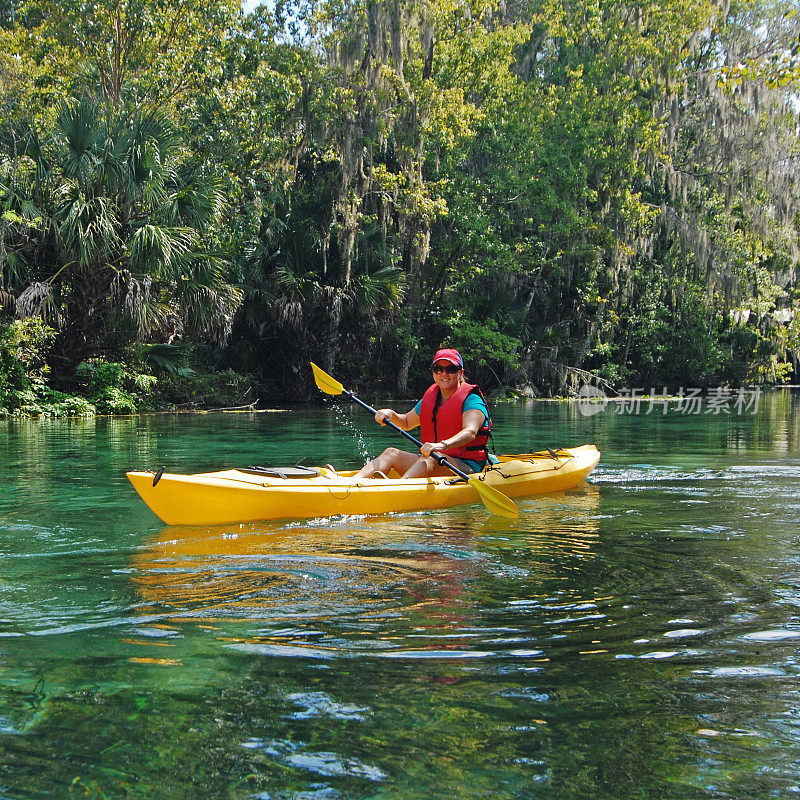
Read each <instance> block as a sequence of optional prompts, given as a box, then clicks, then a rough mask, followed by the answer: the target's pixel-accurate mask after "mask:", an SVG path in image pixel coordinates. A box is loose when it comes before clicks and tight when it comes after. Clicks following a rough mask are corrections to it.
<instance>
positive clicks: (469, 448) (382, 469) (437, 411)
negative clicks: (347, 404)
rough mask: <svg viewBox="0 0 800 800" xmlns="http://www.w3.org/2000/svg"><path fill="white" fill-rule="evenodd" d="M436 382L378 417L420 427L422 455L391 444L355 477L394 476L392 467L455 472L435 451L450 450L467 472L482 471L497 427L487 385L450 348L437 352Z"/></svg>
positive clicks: (411, 473) (416, 472)
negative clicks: (470, 378)
mask: <svg viewBox="0 0 800 800" xmlns="http://www.w3.org/2000/svg"><path fill="white" fill-rule="evenodd" d="M431 369H432V370H433V381H434V382H433V383H432V384H431V385H430V387H429V388H428V390H427V391H426V392H425V394H424V395H423V396H422V399H421V400H420V401H419V402H418V403H417V404H416V406H414V408H413V409H412V410H411V411H407V412H406V413H405V414H398V413H397V412H396V411H394V410H393V409H391V408H381V409H379V410H378V411H377V412H376V414H375V421H376V422H378V423H379V424H381V425H383V423H384V422H385V421H386V420H388V421H390V422H393V423H394V424H395V425H397V426H398V427H399V428H402V429H403V430H404V431H410V430H412V429H414V428H416V427H417V426H418V425H419V426H420V438H421V439H422V442H423V444H422V447H421V448H420V452H419V454H417V453H409V452H407V451H405V450H399V449H398V448H396V447H387V448H386V450H384V451H383V452H382V453H381V454H380V455H379V456H378V457H377V458H373V459H372V460H371V461H368V462H367V463H366V464H365V465H364V466H363V467H362V468H361V470H360V471H359V472H358V473H357V474H356V475H355V478H371V477H373V476H374V475H376V474H383V475H384V476H388V475H389V473H390V472H391V470H392V469H394V470H395V471H396V472H397V473H398V474H399V475H402V477H404V478H426V477H431V476H434V475H451V474H452V471H451V470H449V469H448V468H447V467H442V466H439V464H438V463H437V462H436V459H435V458H433V457H432V456H431V451H432V450H436V451H437V452H438V453H444V455H446V456H447V457H448V459H449V460H450V461H451V462H452V463H453V464H455V466H457V467H459V468H460V469H461V470H462V471H463V472H468V473H470V472H480V471H481V470H482V469H483V468H484V467H485V466H486V462H487V460H491V461H494V460H495V459H494V457H493V456H490V455H489V452H488V450H487V443H488V439H489V436H490V435H491V434H490V431H491V427H492V420H491V418H490V417H489V407H488V405H487V403H486V398H485V397H484V396H483V393H482V392H481V390H480V389H479V388H478V387H477V386H476V385H475V384H471V383H467V381H466V378H465V377H464V360H463V359H462V358H461V354H460V353H459V352H458V350H453V349H452V348H445V349H443V350H439V351H438V352H437V353H436V355H435V356H434V357H433V364H432V366H431Z"/></svg>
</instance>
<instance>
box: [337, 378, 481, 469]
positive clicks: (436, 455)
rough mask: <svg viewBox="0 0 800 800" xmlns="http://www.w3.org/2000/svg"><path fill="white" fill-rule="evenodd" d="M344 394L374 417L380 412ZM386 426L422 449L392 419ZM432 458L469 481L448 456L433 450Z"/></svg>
mask: <svg viewBox="0 0 800 800" xmlns="http://www.w3.org/2000/svg"><path fill="white" fill-rule="evenodd" d="M342 394H345V395H347V397H349V398H350V399H351V400H352V401H353V402H354V403H358V404H359V405H360V406H361V407H362V408H364V409H366V410H367V411H371V412H372V416H375V415H376V414H377V413H378V412H377V410H376V409H374V408H373V407H372V406H370V405H367V404H366V403H365V402H364V401H363V400H361V398H359V397H356V396H355V395H354V394H353V393H352V392H348V391H347V389H342ZM383 424H384V425H388V426H389V427H390V428H393V429H394V430H396V431H397V432H398V433H399V434H401V435H402V436H405V437H406V439H408V441H409V442H414V444H415V445H416V446H417V447H422V442H421V441H420V440H419V439H417V438H416V437H415V436H412V435H411V434H410V433H409V432H408V431H404V430H403V429H402V428H401V427H400V426H399V425H395V424H394V422H392V421H391V420H390V419H385V420H384V421H383ZM431 457H432V458H434V459H436V463H437V464H439V465H440V466H444V467H447V468H448V469H451V470H453V472H455V474H456V475H458V476H459V477H460V478H463V479H464V480H465V481H469V475H467V473H466V472H462V471H461V470H460V469H459V468H458V467H457V466H456V465H455V464H453V463H452V462H451V461H448V459H447V456H445V455H443V454H442V453H438V452H437V451H436V450H431Z"/></svg>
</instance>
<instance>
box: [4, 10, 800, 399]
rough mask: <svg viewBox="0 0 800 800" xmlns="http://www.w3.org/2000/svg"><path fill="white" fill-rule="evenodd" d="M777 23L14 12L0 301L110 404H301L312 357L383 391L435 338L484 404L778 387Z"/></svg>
mask: <svg viewBox="0 0 800 800" xmlns="http://www.w3.org/2000/svg"><path fill="white" fill-rule="evenodd" d="M798 33H800V15H798V14H797V13H796V9H795V8H794V5H793V4H792V3H791V2H789V0H742V2H740V3H737V4H734V5H733V6H731V7H730V8H728V6H727V4H720V3H717V2H714V0H668V2H666V3H664V2H660V0H659V1H657V0H635V1H634V0H597V2H593V3H589V4H588V5H587V4H585V3H584V4H579V3H574V2H572V0H526V2H517V3H513V4H509V3H503V4H500V3H495V2H483V0H475V1H474V2H473V0H470V2H467V3H450V2H447V3H416V2H404V1H402V0H401V2H395V1H394V0H374V1H373V0H371V1H370V2H369V3H366V4H358V3H355V4H353V3H351V4H340V3H339V4H337V3H334V4H330V3H324V2H317V0H312V2H299V0H297V1H295V0H288V1H287V2H280V3H278V4H274V5H273V6H266V5H265V6H259V7H258V8H257V9H256V10H255V11H254V12H253V13H251V14H249V15H247V16H245V15H243V14H241V12H240V6H239V4H238V3H236V2H234V0H212V1H211V2H209V3H204V4H198V3H197V2H196V0H189V2H186V3H182V4H181V5H180V7H178V6H174V7H173V6H170V5H169V4H167V5H164V4H159V3H154V2H153V0H131V1H130V2H128V3H126V4H124V5H123V6H121V5H119V4H118V3H115V2H111V1H110V0H102V1H101V2H100V3H99V4H95V5H94V6H93V7H92V13H91V14H87V13H86V9H85V7H84V4H83V3H82V2H78V1H77V0H68V2H65V3H64V2H62V3H55V2H54V1H53V0H26V2H24V3H22V4H17V5H15V14H14V15H13V17H12V16H9V15H8V14H6V15H5V16H2V14H0V110H1V111H2V112H3V119H4V120H5V121H4V122H2V123H0V293H1V294H0V299H2V302H4V303H6V304H8V302H10V301H14V302H15V303H16V308H17V312H18V313H20V314H22V315H27V316H38V317H41V318H42V319H43V320H45V321H46V322H47V323H48V324H49V325H50V327H51V328H52V329H54V330H55V331H56V338H55V340H54V341H52V342H51V344H49V345H48V347H53V348H54V352H55V353H56V354H57V355H58V356H59V357H60V358H58V359H51V360H52V361H53V363H54V364H58V365H59V368H60V369H63V370H64V371H65V372H66V373H67V374H68V373H69V371H70V369H72V368H74V366H75V365H77V364H78V363H80V362H87V363H96V364H105V365H106V367H107V368H102V369H101V368H97V369H96V372H97V374H93V375H92V376H91V380H92V381H97V385H96V386H95V385H94V384H93V386H94V388H92V390H91V391H92V397H94V398H96V399H97V402H98V403H99V407H100V408H101V409H103V410H120V411H125V412H128V413H129V412H130V411H131V410H132V409H134V408H137V407H138V408H142V407H146V406H148V404H152V403H157V402H163V403H165V404H167V405H184V404H189V403H191V402H193V401H192V391H191V387H192V386H193V385H196V386H203V387H204V388H203V389H202V391H201V392H200V395H201V396H202V397H204V398H205V400H206V401H207V402H208V403H209V404H212V405H217V406H225V405H241V404H242V402H240V401H242V400H243V398H244V399H245V402H247V397H252V394H250V395H247V389H248V388H249V384H251V383H252V380H251V379H249V378H247V377H241V380H239V378H236V377H234V376H235V375H239V376H249V375H256V376H257V380H258V381H259V382H260V383H261V385H262V386H264V387H266V389H267V391H269V392H274V393H275V394H276V395H278V396H281V397H285V396H287V394H288V396H290V397H299V396H300V395H301V394H303V393H306V392H308V391H309V390H310V387H309V384H308V380H307V362H308V361H309V360H310V359H312V358H313V359H315V360H318V361H320V363H322V364H323V365H326V366H327V367H328V368H330V369H333V368H334V367H335V366H337V362H338V364H339V365H340V366H341V367H342V368H343V369H344V374H349V375H352V376H356V377H358V376H359V375H360V374H361V373H363V372H364V371H369V370H368V369H367V368H368V366H369V365H370V364H371V363H374V362H376V361H380V362H381V363H382V364H383V365H385V369H384V370H382V371H381V374H383V375H388V376H391V379H392V380H393V381H394V382H395V384H396V385H394V386H392V387H388V386H387V387H386V388H387V389H392V390H399V391H400V392H401V393H406V392H407V390H408V388H409V386H411V385H415V384H416V383H418V382H424V380H426V379H427V378H426V376H425V375H424V374H423V370H422V365H423V364H426V363H427V356H425V357H424V358H423V357H421V355H420V354H421V353H427V352H429V351H431V350H432V349H434V348H435V347H436V346H437V345H438V344H439V343H440V342H444V341H446V342H448V343H452V344H456V345H457V346H459V347H461V348H462V349H463V350H464V354H465V356H466V358H467V362H468V366H470V367H471V368H472V369H473V372H476V373H477V375H476V377H478V379H479V380H481V382H485V383H486V384H488V385H487V389H489V390H492V389H495V388H503V387H507V386H513V385H533V386H534V388H535V389H536V390H537V391H541V392H545V393H547V392H550V393H554V392H555V393H561V392H563V391H566V390H568V389H569V387H568V386H567V381H566V380H565V376H568V375H577V374H583V373H582V371H584V370H588V371H590V372H593V373H595V374H596V375H597V377H598V378H604V379H606V380H610V381H612V382H614V383H617V384H620V383H623V382H629V383H631V382H632V383H636V384H639V385H649V384H653V385H664V384H669V385H675V386H677V385H680V384H684V385H690V384H691V385H707V384H713V383H716V382H720V381H731V382H737V381H768V382H780V381H782V380H786V379H789V378H790V377H791V370H792V367H791V364H795V365H796V364H797V361H798V355H800V336H799V335H798V334H797V330H796V329H797V325H798V324H800V322H798V316H799V315H798V311H800V309H798V301H797V297H796V277H795V276H796V264H797V255H796V254H797V252H798V244H799V243H800V226H799V225H798V219H800V195H798V193H797V191H796V187H797V185H798V175H800V140H799V139H798V135H797V127H796V89H797V75H798V69H797V63H796V62H797V52H798V45H797V42H798ZM76 98H80V99H76ZM735 309H744V310H748V311H750V312H751V319H750V320H749V321H747V322H746V323H745V322H734V321H732V316H733V312H734V310H735ZM785 311H788V312H794V316H792V314H791V313H789V314H788V316H787V315H786V314H785V313H783V312H785ZM779 312H781V313H779ZM781 314H782V316H781ZM787 320H788V321H787ZM793 326H794V327H793ZM167 342H169V343H174V342H182V343H184V345H185V346H186V351H185V352H181V347H183V345H181V347H177V348H176V347H175V345H174V344H167ZM200 342H204V343H208V344H212V345H214V346H216V345H220V344H226V345H228V346H227V347H226V349H225V352H224V355H223V357H222V358H221V359H219V361H217V362H215V364H216V368H223V369H227V368H230V369H232V370H233V372H232V373H230V374H227V373H226V375H225V377H222V378H219V379H212V378H211V377H210V375H209V370H210V369H212V368H213V367H212V364H211V359H207V360H206V361H204V360H203V359H202V358H201V359H200V361H199V363H196V362H195V360H193V359H194V355H191V354H190V355H187V353H189V351H191V350H192V348H193V347H194V346H195V345H197V344H198V343H200ZM98 359H99V360H98ZM123 363H124V364H127V365H128V366H125V367H122V366H120V367H119V368H120V369H121V370H122V371H121V372H119V370H116V369H115V368H112V365H114V364H116V365H118V366H119V365H121V364H123ZM192 369H195V370H196V373H197V374H193V373H192V372H191V370H192ZM6 372H7V375H8V376H12V377H7V378H6V383H7V384H8V385H10V383H9V381H12V380H16V381H17V385H18V388H17V389H15V390H14V391H22V390H23V389H24V388H25V387H23V388H19V386H21V385H22V384H21V383H20V381H21V380H22V379H20V378H19V377H17V378H13V374H14V369H13V368H12V367H11V366H8V367H7V368H6ZM150 372H153V373H156V374H158V375H159V382H158V384H157V385H155V386H150V387H143V386H137V385H136V376H137V375H143V374H149V373H150ZM85 377H87V379H88V378H89V376H88V374H86V375H85ZM795 377H796V376H795ZM25 380H27V381H28V383H29V384H30V385H31V386H33V383H35V381H36V380H40V383H39V384H37V385H38V387H39V388H38V389H37V388H33V389H31V391H34V393H36V392H39V395H41V392H42V391H44V389H43V388H42V387H44V386H45V382H46V378H45V377H41V379H37V378H33V377H29V378H25ZM215 380H218V384H214V381H215ZM31 382H33V383H31ZM25 390H27V389H25ZM8 391H9V392H10V391H12V390H10V389H9V390H8ZM39 395H37V396H39ZM158 398H161V399H160V400H159V399H158Z"/></svg>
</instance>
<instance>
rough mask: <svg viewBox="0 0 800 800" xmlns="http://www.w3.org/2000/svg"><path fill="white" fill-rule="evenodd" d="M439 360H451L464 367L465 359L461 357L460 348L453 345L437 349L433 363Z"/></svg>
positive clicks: (452, 362)
mask: <svg viewBox="0 0 800 800" xmlns="http://www.w3.org/2000/svg"><path fill="white" fill-rule="evenodd" d="M437 361H449V362H450V363H451V364H455V365H456V366H457V367H461V368H462V369H463V368H464V359H463V358H461V353H459V352H458V350H454V349H453V348H452V347H445V348H444V349H443V350H437V351H436V355H435V356H434V357H433V361H432V362H431V363H432V364H435V363H436V362H437Z"/></svg>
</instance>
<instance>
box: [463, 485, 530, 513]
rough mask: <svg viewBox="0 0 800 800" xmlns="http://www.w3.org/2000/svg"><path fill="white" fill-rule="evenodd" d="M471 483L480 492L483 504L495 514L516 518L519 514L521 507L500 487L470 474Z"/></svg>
mask: <svg viewBox="0 0 800 800" xmlns="http://www.w3.org/2000/svg"><path fill="white" fill-rule="evenodd" d="M469 485H470V486H472V487H473V488H474V489H475V491H476V492H478V494H479V495H480V496H481V500H483V504H484V505H485V506H486V508H488V509H489V511H491V512H492V514H494V515H495V516H498V517H508V519H516V518H517V517H518V516H519V509H518V508H517V504H516V503H515V502H514V501H513V500H511V499H510V498H508V497H506V496H505V495H504V494H503V493H502V492H501V491H500V490H499V489H495V488H494V486H489V484H488V483H485V482H484V481H482V480H481V479H480V478H479V477H478V476H477V475H471V476H470V478H469Z"/></svg>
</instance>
